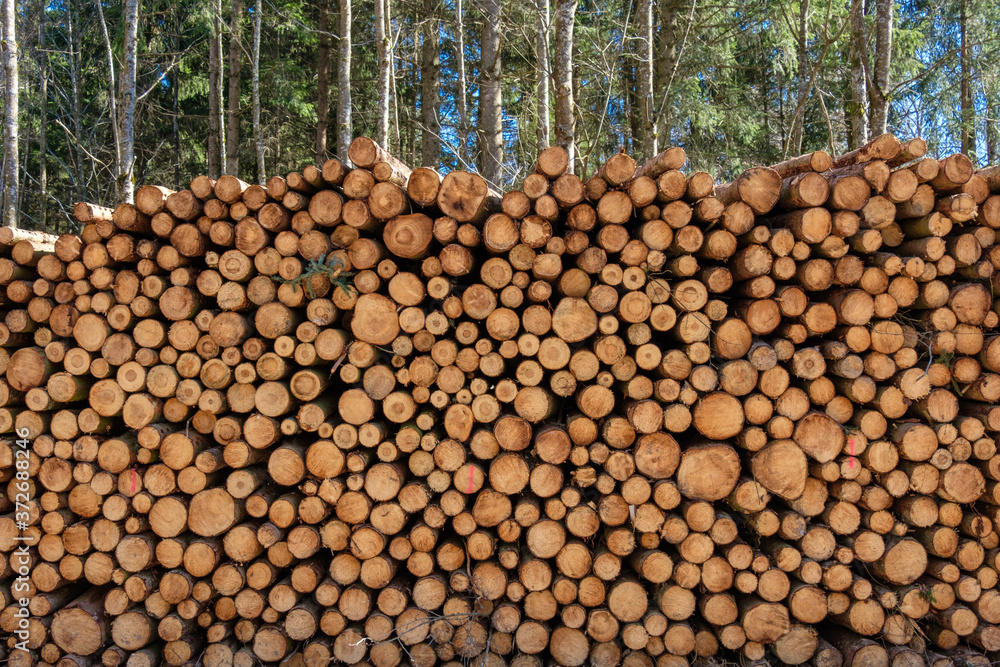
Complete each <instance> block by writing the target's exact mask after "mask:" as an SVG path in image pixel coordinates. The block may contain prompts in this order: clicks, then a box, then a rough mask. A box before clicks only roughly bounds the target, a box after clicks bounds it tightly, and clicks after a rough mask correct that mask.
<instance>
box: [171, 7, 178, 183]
mask: <svg viewBox="0 0 1000 667" xmlns="http://www.w3.org/2000/svg"><path fill="white" fill-rule="evenodd" d="M170 12H171V14H172V15H173V19H174V35H173V45H174V46H173V48H174V53H180V50H181V44H180V42H181V17H180V13H179V12H178V8H177V3H174V4H173V5H172V6H171V8H170ZM180 86H181V75H180V71H179V68H176V67H175V68H174V76H173V81H171V82H170V90H171V92H172V94H173V100H172V105H173V114H172V116H173V127H172V128H171V131H172V133H173V134H172V139H173V145H174V190H180V189H181V127H180V113H181V106H180Z"/></svg>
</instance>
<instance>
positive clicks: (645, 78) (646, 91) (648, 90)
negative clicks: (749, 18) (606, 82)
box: [636, 0, 804, 160]
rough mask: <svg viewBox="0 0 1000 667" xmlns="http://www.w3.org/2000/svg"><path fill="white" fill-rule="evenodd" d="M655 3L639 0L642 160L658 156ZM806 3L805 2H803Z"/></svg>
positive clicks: (639, 88)
mask: <svg viewBox="0 0 1000 667" xmlns="http://www.w3.org/2000/svg"><path fill="white" fill-rule="evenodd" d="M653 1H654V0H639V7H638V10H639V16H638V17H637V18H638V29H639V39H638V46H639V53H638V58H639V81H638V84H639V86H638V90H637V91H636V92H637V93H638V96H637V97H638V102H639V113H640V114H641V119H642V153H641V155H642V158H643V160H648V159H649V158H651V157H653V156H654V155H656V151H657V148H656V147H657V144H658V137H657V126H656V106H655V102H654V100H653ZM803 1H804V0H803Z"/></svg>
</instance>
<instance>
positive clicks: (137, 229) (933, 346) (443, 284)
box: [0, 135, 1000, 667]
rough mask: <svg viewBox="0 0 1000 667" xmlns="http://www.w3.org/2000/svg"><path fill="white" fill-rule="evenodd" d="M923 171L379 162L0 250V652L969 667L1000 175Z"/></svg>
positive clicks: (360, 148)
mask: <svg viewBox="0 0 1000 667" xmlns="http://www.w3.org/2000/svg"><path fill="white" fill-rule="evenodd" d="M925 150H926V147H925V144H924V142H923V141H921V140H919V139H915V140H911V141H908V142H903V143H901V142H900V141H899V140H897V139H896V138H895V137H893V136H891V135H886V136H882V137H879V138H877V139H876V140H874V141H873V142H872V143H870V144H868V145H867V146H865V147H863V148H861V149H859V150H856V151H854V152H852V153H848V154H846V155H842V156H840V157H837V158H836V159H833V158H831V156H829V155H827V154H826V153H823V152H816V153H812V154H809V155H806V156H803V157H800V158H796V159H793V160H789V161H787V162H784V163H782V164H778V165H774V166H772V167H761V168H754V169H750V170H749V171H747V172H745V173H743V174H742V175H740V176H739V177H738V178H737V179H736V180H734V181H733V182H729V183H716V182H715V179H714V178H713V177H712V176H711V175H709V174H706V173H704V172H693V173H684V172H683V171H681V169H682V167H683V166H684V165H685V162H686V156H685V154H684V151H683V150H681V149H679V148H671V149H669V150H667V151H664V152H663V153H661V154H660V155H658V156H657V157H656V158H655V159H653V160H651V161H650V162H649V163H647V164H644V165H637V164H636V162H635V161H634V160H633V159H632V158H631V157H629V156H628V155H626V154H624V153H622V154H618V155H615V156H613V157H612V158H610V159H609V160H608V161H607V163H606V164H604V165H603V166H602V167H601V168H600V170H599V171H598V172H597V173H596V174H595V175H594V176H593V177H591V178H589V179H587V180H582V179H581V178H579V177H577V176H574V175H572V174H571V173H568V172H567V167H568V160H567V156H566V153H565V151H563V150H562V149H560V148H548V149H546V150H545V151H543V152H542V153H541V154H540V155H539V156H538V161H537V164H536V165H535V168H534V170H533V173H531V174H530V175H529V176H527V177H526V178H525V179H524V181H523V184H522V187H521V188H520V189H518V190H513V191H510V192H507V193H504V194H503V195H502V196H501V195H500V194H498V193H496V192H493V191H491V190H490V188H489V187H487V185H486V183H485V182H484V181H483V179H481V178H480V177H479V176H477V175H475V174H471V173H466V172H461V171H457V172H451V173H449V174H447V175H446V176H444V177H442V176H441V175H440V174H439V173H438V172H437V171H435V170H433V169H430V168H420V169H416V170H413V171H411V170H410V169H409V168H408V167H407V166H405V165H403V164H402V163H400V162H399V161H398V160H396V159H395V158H393V157H392V156H391V155H389V154H387V153H386V152H385V151H384V150H383V149H382V148H380V147H379V146H377V145H376V144H375V143H374V142H372V141H371V140H368V139H364V138H361V139H357V140H355V142H354V143H353V144H352V146H351V150H350V155H349V157H350V160H351V162H352V163H353V167H348V166H346V165H345V164H343V163H341V162H339V161H337V160H329V161H328V162H326V163H325V164H323V165H322V166H321V167H317V166H308V167H306V168H304V169H303V170H302V171H301V172H295V173H291V174H288V175H287V176H286V177H285V178H280V177H275V178H272V179H270V180H269V181H268V182H267V184H266V187H265V186H259V185H250V184H247V183H244V182H242V181H240V180H238V179H237V178H234V177H231V176H224V177H222V178H220V179H219V180H218V181H212V180H210V179H208V178H207V177H204V176H200V177H198V178H196V179H194V180H193V181H192V182H191V184H190V188H189V189H186V190H182V191H178V192H173V191H171V190H169V189H167V188H164V187H160V186H156V185H146V186H144V187H142V188H140V189H139V191H138V192H137V196H136V203H135V205H122V206H119V207H117V208H116V209H114V210H110V209H107V208H102V207H100V206H95V205H90V204H86V203H81V204H78V205H77V207H76V209H75V215H76V217H77V219H78V220H79V221H80V222H81V223H82V224H83V225H84V227H83V231H82V233H81V234H80V235H79V236H72V235H65V236H60V237H58V238H56V237H47V236H44V235H31V234H27V235H24V234H18V233H14V232H11V231H10V230H0V283H2V285H3V288H4V292H3V301H2V311H0V312H2V314H3V325H0V372H2V373H3V377H4V378H5V380H4V381H3V382H0V433H3V434H5V435H4V437H3V439H2V440H0V475H2V477H0V480H3V481H4V482H5V484H6V489H7V493H6V494H5V495H4V496H3V498H2V499H0V510H2V512H3V514H2V516H0V608H2V609H3V611H2V612H0V631H2V633H3V634H4V635H6V636H8V637H11V639H10V640H9V642H8V644H7V645H6V646H5V647H2V648H0V653H2V655H0V658H5V659H7V660H9V662H10V664H11V665H45V666H48V665H60V666H61V667H83V666H85V665H96V664H102V665H104V666H105V667H119V666H127V667H157V666H158V665H187V664H199V665H205V666H206V667H230V666H235V667H250V666H251V665H257V664H260V663H282V664H287V665H307V666H309V667H313V666H316V667H324V666H325V665H327V664H328V663H330V662H331V661H332V662H335V663H338V664H339V663H346V664H357V665H371V666H373V667H393V666H395V665H401V664H405V665H419V666H428V667H429V666H430V665H435V664H439V665H448V666H457V665H462V664H475V665H490V666H494V665H495V666H500V665H510V666H511V667H541V666H542V665H553V664H555V665H564V666H568V667H572V666H579V665H584V664H586V665H596V666H612V665H619V664H621V665H629V666H630V667H652V666H654V665H655V666H656V667H674V666H678V665H687V664H689V662H694V661H695V660H696V659H699V658H709V657H711V656H716V655H717V656H719V657H720V658H724V659H737V660H740V661H743V662H744V663H746V664H751V663H753V662H756V661H763V660H768V661H770V663H771V664H793V665H795V664H804V663H807V662H810V661H811V664H813V665H816V666H817V667H833V666H837V665H842V664H843V665H886V664H890V663H891V664H893V665H918V664H930V665H935V666H941V665H945V664H952V661H955V662H959V661H964V662H963V663H962V664H972V665H985V664H988V663H989V661H990V660H991V659H992V658H991V657H989V656H990V654H992V653H993V652H995V651H998V650H1000V588H998V571H1000V528H998V522H1000V511H998V508H1000V484H998V482H1000V455H998V453H997V447H996V437H997V436H996V434H997V432H998V431H1000V406H996V402H997V400H998V399H1000V336H998V335H997V333H996V330H997V324H998V310H1000V309H998V307H997V304H996V303H995V301H994V295H995V294H997V293H1000V289H998V288H1000V279H998V277H997V276H998V275H1000V274H998V273H997V269H998V268H1000V244H996V234H995V230H996V229H1000V168H992V169H986V170H981V171H979V172H975V171H974V170H973V167H972V163H971V162H970V161H969V159H968V158H967V157H965V156H964V155H952V156H949V157H945V158H943V159H933V158H929V157H925V156H924V154H925ZM5 233H6V235H5ZM18 437H20V438H22V439H24V440H27V441H30V445H29V449H30V455H29V457H28V458H29V465H28V466H27V469H26V475H24V477H25V478H26V480H27V488H28V496H29V497H30V501H28V502H26V503H25V502H22V501H23V499H21V498H18V497H17V490H18V489H19V488H20V487H18V486H17V484H18V482H19V481H22V480H20V479H19V478H18V476H16V475H15V469H16V466H15V460H16V459H19V458H21V457H20V456H19V455H18V449H19V445H18V443H17V438H18ZM18 470H20V469H19V468H18ZM15 503H20V504H18V505H15ZM22 516H23V517H24V520H23V524H24V525H23V526H19V525H18V524H19V522H21V521H22ZM20 540H24V542H22V541H20ZM25 543H26V544H28V545H29V547H30V548H29V549H28V552H29V554H30V556H28V557H26V558H22V557H21V556H19V555H18V554H17V553H16V550H17V548H18V547H19V546H20V545H22V544H25ZM22 567H23V568H24V570H25V571H27V572H30V576H29V577H28V580H29V583H28V584H27V587H28V588H30V595H28V596H27V597H28V598H30V605H29V608H30V619H29V620H28V621H26V623H27V627H28V632H26V633H25V636H24V637H22V638H19V637H18V636H17V635H15V634H13V633H15V631H16V630H18V629H19V627H22V626H19V616H18V615H17V612H18V609H19V608H20V607H19V602H18V598H19V597H21V596H22V595H21V594H19V593H20V590H21V589H15V588H14V586H15V581H17V580H16V579H15V577H16V576H17V575H18V573H19V570H20V569H21V568H22ZM22 640H23V641H25V642H26V644H25V646H27V648H29V649H30V652H24V651H21V650H17V648H16V644H17V642H18V641H22ZM994 657H995V656H994Z"/></svg>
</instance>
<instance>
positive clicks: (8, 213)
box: [0, 0, 20, 227]
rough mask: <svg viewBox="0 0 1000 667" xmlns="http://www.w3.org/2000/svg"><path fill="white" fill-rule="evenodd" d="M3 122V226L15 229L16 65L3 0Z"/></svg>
mask: <svg viewBox="0 0 1000 667" xmlns="http://www.w3.org/2000/svg"><path fill="white" fill-rule="evenodd" d="M2 8H3V12H2V13H3V17H2V20H3V41H2V43H0V47H2V51H3V74H4V97H3V108H4V119H3V154H4V160H3V177H4V178H3V224H4V226H6V227H17V222H18V221H17V187H18V146H17V142H18V93H19V88H20V86H19V85H18V72H17V69H18V62H17V11H16V7H15V0H3V3H2Z"/></svg>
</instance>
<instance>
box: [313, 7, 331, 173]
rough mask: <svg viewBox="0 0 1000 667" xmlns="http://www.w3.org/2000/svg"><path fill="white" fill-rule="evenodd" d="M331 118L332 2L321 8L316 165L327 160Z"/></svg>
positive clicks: (317, 72)
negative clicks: (327, 135)
mask: <svg viewBox="0 0 1000 667" xmlns="http://www.w3.org/2000/svg"><path fill="white" fill-rule="evenodd" d="M329 116H330V2H329V0H326V1H325V2H323V3H322V4H321V5H320V6H319V61H318V63H317V65H316V164H320V165H321V164H323V163H324V162H326V160H327V157H328V156H327V154H326V128H327V119H328V118H329Z"/></svg>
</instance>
